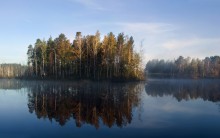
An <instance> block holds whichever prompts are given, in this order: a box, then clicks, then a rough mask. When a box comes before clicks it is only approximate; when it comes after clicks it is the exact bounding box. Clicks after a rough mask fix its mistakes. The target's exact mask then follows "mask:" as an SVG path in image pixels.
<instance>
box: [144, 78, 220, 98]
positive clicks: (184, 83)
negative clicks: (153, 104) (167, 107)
mask: <svg viewBox="0 0 220 138" xmlns="http://www.w3.org/2000/svg"><path fill="white" fill-rule="evenodd" d="M145 90H146V93H147V94H148V95H150V96H153V97H156V96H160V97H162V96H167V95H172V96H173V97H175V98H176V99H177V100H178V101H181V100H189V99H197V98H201V99H203V100H208V101H212V102H217V101H220V81H219V80H152V81H149V82H148V83H147V85H146V86H145Z"/></svg>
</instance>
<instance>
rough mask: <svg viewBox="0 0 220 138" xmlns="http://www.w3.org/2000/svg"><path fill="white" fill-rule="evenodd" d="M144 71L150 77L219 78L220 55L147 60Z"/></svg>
mask: <svg viewBox="0 0 220 138" xmlns="http://www.w3.org/2000/svg"><path fill="white" fill-rule="evenodd" d="M145 72H146V73H147V74H148V77H152V78H157V77H158V78H195V79H196V78H220V57H219V56H211V57H206V58H204V59H202V60H201V59H198V58H196V59H195V58H193V59H192V58H190V57H187V58H184V57H183V56H179V57H178V58H177V59H176V60H164V59H161V60H158V59H153V60H150V61H148V62H147V64H146V67H145Z"/></svg>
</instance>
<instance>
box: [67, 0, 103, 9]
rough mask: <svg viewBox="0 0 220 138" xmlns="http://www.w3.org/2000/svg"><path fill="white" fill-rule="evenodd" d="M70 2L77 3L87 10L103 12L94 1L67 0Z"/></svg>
mask: <svg viewBox="0 0 220 138" xmlns="http://www.w3.org/2000/svg"><path fill="white" fill-rule="evenodd" d="M69 1H71V2H76V3H79V4H81V5H83V6H85V7H87V8H90V9H94V10H101V11H102V10H105V8H104V7H103V6H101V5H100V4H98V1H96V0H69Z"/></svg>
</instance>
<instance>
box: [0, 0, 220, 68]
mask: <svg viewBox="0 0 220 138" xmlns="http://www.w3.org/2000/svg"><path fill="white" fill-rule="evenodd" d="M219 25H220V0H2V1H0V63H4V62H9V63H12V62H16V63H22V64H26V60H27V56H26V53H27V47H28V45H29V44H34V43H35V41H36V39H37V38H40V39H46V40H47V39H48V38H49V37H50V36H52V37H53V38H55V37H57V36H58V35H59V34H60V33H64V34H65V35H66V36H67V38H69V39H70V40H71V41H72V40H73V38H74V37H75V33H76V32H77V31H81V32H82V34H83V35H88V34H94V33H95V32H96V31H97V30H99V31H100V33H101V35H105V34H107V33H109V32H113V33H114V34H115V35H116V36H117V35H118V33H120V32H124V33H125V34H127V35H130V36H133V37H134V40H135V48H136V49H137V50H138V48H139V46H140V43H141V42H142V41H143V49H144V57H145V62H146V61H147V60H149V59H152V58H158V59H162V58H164V59H170V60H172V59H174V58H177V57H178V56H180V55H182V56H184V57H187V56H191V57H198V58H205V57H206V56H214V55H220V28H219Z"/></svg>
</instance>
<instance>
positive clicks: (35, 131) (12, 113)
mask: <svg viewBox="0 0 220 138" xmlns="http://www.w3.org/2000/svg"><path fill="white" fill-rule="evenodd" d="M8 137H9V138H10V137H18V138H29V137H31V138H32V137H36V138H38V137H94V138H96V137H101V138H104V137H105V138H113V137H120V138H121V137H143V138H146V137H163V138H164V137H220V81H219V80H149V81H148V82H146V83H107V82H101V83H92V82H87V81H84V82H80V83H77V82H51V81H50V82H49V81H29V82H28V81H19V80H0V138H8Z"/></svg>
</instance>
